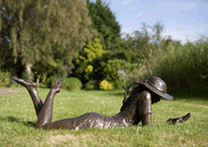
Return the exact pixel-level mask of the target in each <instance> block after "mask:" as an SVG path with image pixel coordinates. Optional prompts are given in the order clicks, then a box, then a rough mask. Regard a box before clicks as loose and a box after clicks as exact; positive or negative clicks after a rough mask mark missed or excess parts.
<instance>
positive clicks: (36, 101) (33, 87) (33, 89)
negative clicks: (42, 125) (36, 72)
mask: <svg viewBox="0 0 208 147" xmlns="http://www.w3.org/2000/svg"><path fill="white" fill-rule="evenodd" d="M10 78H11V79H12V80H14V81H15V82H17V83H18V84H20V85H22V86H24V87H25V88H26V89H27V90H28V92H29V94H30V96H31V98H32V101H33V105H34V107H35V111H36V114H37V116H38V115H39V113H40V110H41V108H42V106H43V102H42V100H41V99H40V96H39V94H38V91H37V84H36V83H34V82H26V81H24V80H22V79H19V78H17V77H16V76H13V77H10Z"/></svg>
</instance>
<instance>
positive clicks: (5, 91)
mask: <svg viewBox="0 0 208 147" xmlns="http://www.w3.org/2000/svg"><path fill="white" fill-rule="evenodd" d="M20 90H21V88H0V96H1V95H4V96H16V95H17V91H20Z"/></svg>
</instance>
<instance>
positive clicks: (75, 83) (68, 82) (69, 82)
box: [62, 77, 82, 90]
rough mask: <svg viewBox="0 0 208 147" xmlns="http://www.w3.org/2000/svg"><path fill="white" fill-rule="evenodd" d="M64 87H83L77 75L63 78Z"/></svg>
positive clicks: (71, 88) (72, 88)
mask: <svg viewBox="0 0 208 147" xmlns="http://www.w3.org/2000/svg"><path fill="white" fill-rule="evenodd" d="M62 80H63V85H62V88H64V89H67V90H80V89H81V88H82V82H81V81H80V79H78V78H75V77H70V78H63V79H62Z"/></svg>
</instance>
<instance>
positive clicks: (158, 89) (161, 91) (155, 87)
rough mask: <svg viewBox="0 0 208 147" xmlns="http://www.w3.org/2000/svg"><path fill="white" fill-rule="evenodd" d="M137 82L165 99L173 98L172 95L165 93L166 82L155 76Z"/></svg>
mask: <svg viewBox="0 0 208 147" xmlns="http://www.w3.org/2000/svg"><path fill="white" fill-rule="evenodd" d="M137 83H138V84H142V85H144V86H145V87H147V88H148V89H149V90H151V91H152V92H154V93H156V94H157V95H159V96H161V97H162V98H163V99H165V100H173V97H172V96H171V95H169V94H167V85H166V83H165V82H164V81H163V80H162V79H161V78H159V77H157V76H152V77H150V78H149V79H148V80H145V81H138V82H137Z"/></svg>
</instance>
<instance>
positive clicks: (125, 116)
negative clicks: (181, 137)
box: [11, 76, 190, 130]
mask: <svg viewBox="0 0 208 147" xmlns="http://www.w3.org/2000/svg"><path fill="white" fill-rule="evenodd" d="M11 79H12V80H14V81H16V82H17V83H19V84H21V85H23V86H24V87H25V88H26V89H27V90H28V92H29V94H30V96H31V98H32V101H33V104H34V107H35V110H36V114H37V117H38V120H37V123H36V127H37V128H43V129H59V128H65V129H75V130H78V129H82V128H89V127H95V128H112V127H126V126H130V125H137V124H138V123H139V122H142V125H151V119H152V118H151V113H152V108H151V105H152V104H154V103H156V102H158V101H160V98H163V99H166V100H172V99H173V97H172V96H170V95H168V94H167V93H166V91H167V86H166V83H165V82H164V81H163V80H162V79H160V78H159V77H156V76H152V77H150V78H149V79H148V80H145V81H134V82H133V83H131V84H130V85H129V87H128V88H127V89H126V92H125V97H124V100H123V106H122V107H121V109H120V112H119V113H118V114H117V115H115V116H103V115H101V114H98V113H95V112H92V113H86V114H83V115H81V116H79V117H75V118H69V119H63V120H59V121H55V122H51V120H52V112H53V111H52V110H53V100H54V96H55V94H56V93H58V92H60V88H61V85H62V80H61V78H59V79H57V81H56V82H55V84H54V86H53V87H52V88H51V90H50V91H49V93H48V95H47V97H46V99H45V102H44V103H43V102H42V100H41V99H40V97H39V95H38V92H37V84H36V83H34V82H26V81H24V80H22V79H19V78H17V77H11ZM134 84H138V85H137V87H135V88H134V90H133V91H132V93H131V95H130V96H129V97H128V98H126V96H127V94H128V91H129V89H130V87H131V86H133V85H134ZM189 117H190V113H188V114H186V115H184V116H182V117H178V118H170V119H169V120H168V122H172V123H173V124H175V123H183V122H184V121H186V120H187V119H188V118H189Z"/></svg>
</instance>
